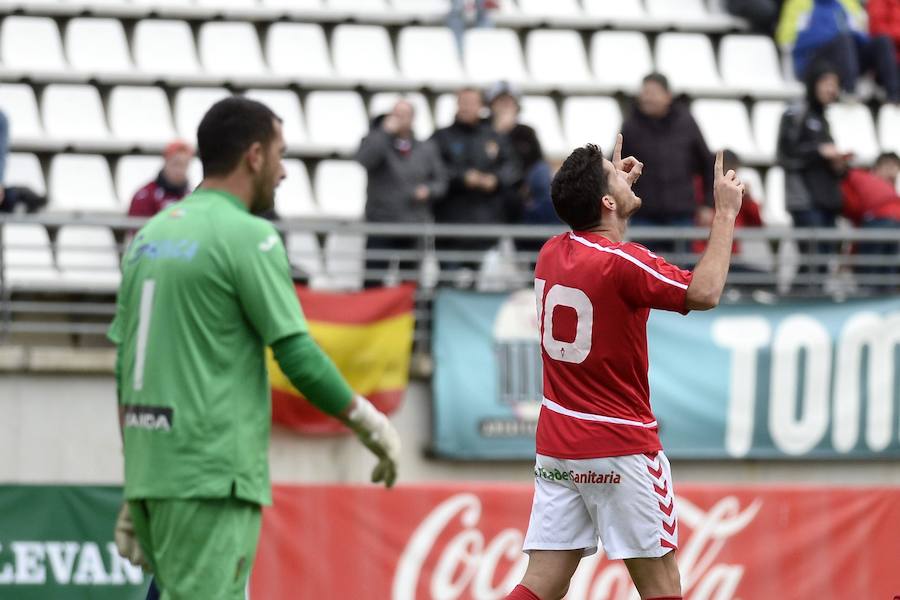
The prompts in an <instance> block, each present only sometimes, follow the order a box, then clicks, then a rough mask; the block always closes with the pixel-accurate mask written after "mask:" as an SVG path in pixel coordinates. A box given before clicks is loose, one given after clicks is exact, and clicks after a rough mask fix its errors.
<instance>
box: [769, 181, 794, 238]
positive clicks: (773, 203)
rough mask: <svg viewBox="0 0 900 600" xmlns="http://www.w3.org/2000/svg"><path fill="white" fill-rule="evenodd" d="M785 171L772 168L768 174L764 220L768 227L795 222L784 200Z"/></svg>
mask: <svg viewBox="0 0 900 600" xmlns="http://www.w3.org/2000/svg"><path fill="white" fill-rule="evenodd" d="M784 194H785V189H784V169H782V168H781V167H772V168H770V169H769V171H768V172H767V173H766V201H765V202H764V203H763V210H762V219H763V223H765V224H766V225H792V224H793V222H794V220H793V219H792V218H791V215H790V213H789V212H788V211H787V207H786V205H785V199H784Z"/></svg>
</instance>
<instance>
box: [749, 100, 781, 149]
mask: <svg viewBox="0 0 900 600" xmlns="http://www.w3.org/2000/svg"><path fill="white" fill-rule="evenodd" d="M786 108H787V105H786V104H785V103H784V102H781V101H779V100H762V101H760V102H756V103H755V104H754V105H753V108H752V109H751V112H750V117H751V121H752V122H753V138H754V139H755V140H756V148H757V149H758V150H759V153H760V159H761V160H764V161H767V162H772V161H774V160H775V152H776V150H777V147H778V126H779V124H780V123H781V117H782V115H784V111H785V109H786Z"/></svg>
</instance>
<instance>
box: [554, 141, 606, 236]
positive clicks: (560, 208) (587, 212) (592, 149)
mask: <svg viewBox="0 0 900 600" xmlns="http://www.w3.org/2000/svg"><path fill="white" fill-rule="evenodd" d="M608 191H609V182H608V181H607V175H606V173H605V172H604V170H603V153H602V152H601V151H600V148H598V147H597V146H595V145H594V144H588V145H587V146H583V147H581V148H576V149H575V150H574V151H573V152H572V154H570V155H569V157H568V158H566V160H565V161H564V162H563V164H562V166H561V167H560V168H559V171H557V172H556V175H555V176H554V177H553V182H552V183H551V184H550V198H551V199H552V200H553V208H554V209H555V210H556V214H557V215H559V218H560V219H562V220H563V221H564V222H565V223H567V224H568V225H569V227H571V228H572V229H573V230H575V231H584V230H585V229H590V228H591V227H595V226H597V225H599V224H600V215H601V214H602V213H601V209H600V198H602V197H603V196H604V195H606V194H607V193H608Z"/></svg>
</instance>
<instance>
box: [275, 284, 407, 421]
mask: <svg viewBox="0 0 900 600" xmlns="http://www.w3.org/2000/svg"><path fill="white" fill-rule="evenodd" d="M414 294H415V286H414V285H401V286H397V287H389V288H379V289H374V290H366V291H362V292H355V293H349V294H345V293H329V292H321V291H313V290H309V289H307V288H305V287H301V286H297V296H298V297H299V298H300V304H301V305H302V306H303V312H304V313H305V314H306V320H307V321H308V322H309V329H310V333H311V334H312V336H313V338H314V339H315V340H316V342H318V344H319V345H320V346H321V347H322V349H323V350H324V351H325V353H326V354H328V356H330V357H331V359H332V360H333V361H334V363H335V364H336V365H337V368H338V369H339V370H340V372H341V374H343V376H344V377H345V378H346V379H347V381H348V382H349V383H350V387H351V388H353V390H354V391H355V392H357V393H359V394H362V395H363V396H365V397H366V398H368V399H369V400H370V401H371V402H372V404H374V405H375V406H376V407H377V408H378V409H379V410H381V411H382V412H384V413H386V414H390V413H391V412H393V411H394V410H396V409H397V407H398V406H400V402H401V401H402V400H403V394H404V393H405V391H406V385H407V383H408V381H409V360H410V354H411V352H412V340H413V325H414V318H413V295H414ZM267 360H268V365H269V379H270V381H271V384H272V420H273V422H275V423H278V424H280V425H284V426H286V427H290V428H291V429H294V430H296V431H299V432H301V433H313V434H333V433H340V432H343V431H346V429H345V428H344V427H343V426H342V425H341V424H340V423H339V422H338V421H337V420H336V419H333V418H331V417H329V416H328V415H325V414H324V413H322V412H320V411H319V410H317V409H316V408H315V407H314V406H312V405H311V404H310V403H309V402H307V401H306V399H304V398H303V396H302V395H301V394H300V392H298V391H297V389H296V388H295V387H294V386H293V385H291V382H290V381H288V378H287V377H286V376H285V375H284V373H282V371H281V369H280V368H279V367H278V363H277V362H275V360H274V359H273V358H272V352H271V350H269V351H268V359H267Z"/></svg>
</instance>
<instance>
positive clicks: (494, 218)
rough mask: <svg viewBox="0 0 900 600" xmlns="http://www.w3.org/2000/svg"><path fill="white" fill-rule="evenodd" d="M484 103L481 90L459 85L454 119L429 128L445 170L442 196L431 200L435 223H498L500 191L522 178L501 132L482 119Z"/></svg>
mask: <svg viewBox="0 0 900 600" xmlns="http://www.w3.org/2000/svg"><path fill="white" fill-rule="evenodd" d="M483 109H484V103H483V100H482V97H481V92H480V91H478V90H476V89H474V88H464V89H462V90H460V91H459V92H458V93H457V113H456V119H455V121H454V122H453V124H452V125H450V126H449V127H445V128H443V129H439V130H438V131H436V132H435V133H434V136H433V139H434V141H435V143H436V144H437V147H438V150H439V152H440V155H441V158H442V159H443V161H444V165H445V166H446V167H447V172H448V176H449V185H448V188H447V194H446V196H444V198H440V199H437V200H436V201H435V204H434V217H435V221H436V222H438V223H480V224H499V223H502V222H503V221H504V216H505V215H504V210H503V198H504V193H505V192H506V190H508V189H510V187H511V186H513V185H515V183H516V182H517V181H519V180H520V179H521V176H520V174H519V167H518V163H517V162H516V161H515V160H513V159H512V157H511V155H510V150H509V148H508V146H507V144H506V142H505V140H504V139H503V136H501V135H500V134H499V133H497V132H496V131H495V130H494V129H493V127H491V124H490V122H488V121H484V120H482V114H481V113H482V110H483ZM496 242H497V240H496V238H457V239H448V238H438V240H437V248H438V250H446V251H483V250H487V249H488V248H490V247H491V246H493V245H494V244H495V243H496ZM479 265H480V261H479V260H477V259H475V260H464V261H457V260H452V261H447V260H445V261H442V263H441V268H442V269H450V270H452V269H458V268H460V267H464V268H469V269H473V270H477V268H478V266H479Z"/></svg>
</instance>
